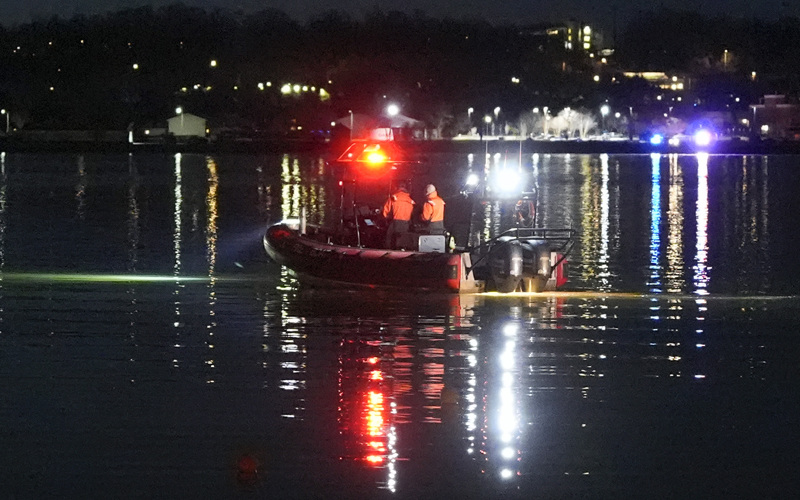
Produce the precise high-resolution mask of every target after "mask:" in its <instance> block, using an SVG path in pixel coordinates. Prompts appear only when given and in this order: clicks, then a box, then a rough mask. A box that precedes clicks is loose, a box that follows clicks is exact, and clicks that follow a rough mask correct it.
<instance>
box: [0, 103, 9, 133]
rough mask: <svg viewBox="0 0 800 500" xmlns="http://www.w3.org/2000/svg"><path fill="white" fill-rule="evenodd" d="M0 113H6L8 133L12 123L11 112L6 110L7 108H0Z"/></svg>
mask: <svg viewBox="0 0 800 500" xmlns="http://www.w3.org/2000/svg"><path fill="white" fill-rule="evenodd" d="M0 114H4V115H6V135H8V131H9V129H10V128H11V123H10V116H11V113H9V112H8V111H6V110H5V109H0Z"/></svg>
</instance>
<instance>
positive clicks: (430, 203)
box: [421, 184, 444, 234]
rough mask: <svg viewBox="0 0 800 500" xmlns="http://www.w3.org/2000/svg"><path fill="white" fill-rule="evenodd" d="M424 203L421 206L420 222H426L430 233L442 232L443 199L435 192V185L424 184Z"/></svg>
mask: <svg viewBox="0 0 800 500" xmlns="http://www.w3.org/2000/svg"><path fill="white" fill-rule="evenodd" d="M425 197H426V198H427V199H426V200H425V205H423V207H422V217H421V218H422V222H424V223H425V224H427V229H428V232H429V233H430V234H444V200H443V199H441V198H440V197H439V193H437V192H436V186H434V185H433V184H428V185H427V186H425Z"/></svg>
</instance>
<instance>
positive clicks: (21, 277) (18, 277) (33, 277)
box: [2, 273, 208, 283]
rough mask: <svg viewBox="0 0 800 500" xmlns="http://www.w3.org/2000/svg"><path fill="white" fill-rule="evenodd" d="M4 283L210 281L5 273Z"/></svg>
mask: <svg viewBox="0 0 800 500" xmlns="http://www.w3.org/2000/svg"><path fill="white" fill-rule="evenodd" d="M2 279H3V280H4V281H30V282H42V281H53V282H86V283H98V282H106V283H131V282H143V283H148V282H149V283H158V282H168V283H175V282H176V281H208V277H206V276H174V275H170V276H158V275H146V274H89V273H3V274H2Z"/></svg>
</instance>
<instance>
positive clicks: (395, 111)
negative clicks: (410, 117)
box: [386, 104, 400, 116]
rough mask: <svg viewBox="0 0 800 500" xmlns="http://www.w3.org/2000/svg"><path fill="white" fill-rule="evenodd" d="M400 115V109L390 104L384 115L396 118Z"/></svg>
mask: <svg viewBox="0 0 800 500" xmlns="http://www.w3.org/2000/svg"><path fill="white" fill-rule="evenodd" d="M398 113H400V107H399V106H398V105H397V104H390V105H388V106H386V114H387V115H389V116H397V114H398Z"/></svg>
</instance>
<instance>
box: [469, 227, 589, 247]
mask: <svg viewBox="0 0 800 500" xmlns="http://www.w3.org/2000/svg"><path fill="white" fill-rule="evenodd" d="M575 234H576V231H575V230H574V229H572V228H551V227H514V228H511V229H507V230H505V231H503V232H502V233H500V234H498V235H497V236H495V237H493V238H491V239H489V240H486V241H484V242H482V243H481V244H480V245H478V246H476V247H473V248H472V250H477V251H481V250H482V249H483V248H490V247H492V246H494V245H496V244H497V243H505V242H509V241H530V240H544V241H548V242H551V243H561V244H562V246H564V247H567V246H569V248H572V245H571V243H574V240H575ZM562 253H563V252H562Z"/></svg>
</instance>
